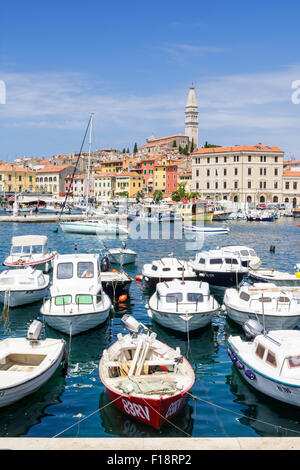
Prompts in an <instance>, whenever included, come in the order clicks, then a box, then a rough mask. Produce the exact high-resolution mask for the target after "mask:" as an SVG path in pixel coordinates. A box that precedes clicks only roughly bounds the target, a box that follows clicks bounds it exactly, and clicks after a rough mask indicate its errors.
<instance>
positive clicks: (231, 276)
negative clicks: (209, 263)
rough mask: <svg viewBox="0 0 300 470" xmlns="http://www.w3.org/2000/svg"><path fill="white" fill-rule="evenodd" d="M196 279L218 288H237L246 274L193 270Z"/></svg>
mask: <svg viewBox="0 0 300 470" xmlns="http://www.w3.org/2000/svg"><path fill="white" fill-rule="evenodd" d="M194 270H195V272H196V274H197V277H198V279H201V280H202V281H204V282H208V283H209V284H211V285H213V286H219V287H233V286H237V285H238V284H239V283H240V282H241V281H242V280H243V278H244V277H245V276H246V273H241V272H237V273H236V272H220V271H211V272H203V271H197V270H196V269H194Z"/></svg>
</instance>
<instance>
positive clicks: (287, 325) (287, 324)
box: [225, 304, 300, 330]
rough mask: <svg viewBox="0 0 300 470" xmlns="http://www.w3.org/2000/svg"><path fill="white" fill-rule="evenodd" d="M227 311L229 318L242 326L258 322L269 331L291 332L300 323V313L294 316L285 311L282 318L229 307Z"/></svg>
mask: <svg viewBox="0 0 300 470" xmlns="http://www.w3.org/2000/svg"><path fill="white" fill-rule="evenodd" d="M225 305H226V304H225ZM226 310H227V314H228V317H229V318H230V319H231V320H233V321H234V322H235V323H238V324H239V325H241V326H243V325H244V323H245V322H246V321H248V320H258V321H259V322H260V323H261V324H262V325H263V324H264V325H265V328H267V329H271V330H289V329H293V328H295V327H296V326H297V325H298V324H299V322H300V311H299V313H298V314H294V315H289V314H288V312H284V311H283V312H282V315H281V316H280V315H278V314H277V315H272V314H269V313H268V314H266V313H265V314H264V316H263V315H262V313H257V312H256V313H254V312H245V311H240V310H237V309H235V308H233V307H232V306H228V305H226Z"/></svg>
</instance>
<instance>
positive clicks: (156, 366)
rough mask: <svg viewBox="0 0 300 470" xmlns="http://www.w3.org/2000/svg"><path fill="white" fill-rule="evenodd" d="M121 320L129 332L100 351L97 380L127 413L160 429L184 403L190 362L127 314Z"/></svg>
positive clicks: (192, 376)
mask: <svg viewBox="0 0 300 470" xmlns="http://www.w3.org/2000/svg"><path fill="white" fill-rule="evenodd" d="M121 322H122V324H123V325H124V326H125V328H127V329H128V330H129V332H130V334H127V335H125V336H123V335H122V334H121V333H119V334H118V340H117V341H116V342H115V343H113V344H112V345H111V346H110V347H109V349H107V350H104V351H103V355H102V358H101V360H100V363H99V376H100V380H101V381H102V383H103V384H104V386H105V389H106V393H107V395H108V397H109V399H110V401H111V403H114V404H115V406H117V407H118V408H119V409H120V410H121V411H122V412H123V413H125V414H127V415H128V416H130V417H134V418H135V419H137V420H139V421H141V422H143V423H144V424H147V425H149V426H152V427H154V428H155V429H160V428H161V426H163V425H164V424H165V423H166V422H169V421H170V419H172V418H173V417H174V416H175V415H176V414H177V413H178V412H179V411H180V410H181V409H182V407H183V406H184V405H185V402H186V399H187V393H188V391H189V390H190V389H191V388H192V386H193V385H194V382H195V374H194V371H193V368H192V367H191V365H190V363H189V362H188V361H187V359H186V358H185V357H183V356H182V355H181V352H180V348H179V347H177V348H176V349H173V348H171V347H170V346H168V345H167V344H164V343H162V342H160V341H158V340H157V338H156V333H151V332H150V331H149V329H148V328H147V327H145V325H143V324H141V323H139V322H137V321H136V320H135V319H134V318H132V317H130V316H129V315H124V316H123V317H122V319H121Z"/></svg>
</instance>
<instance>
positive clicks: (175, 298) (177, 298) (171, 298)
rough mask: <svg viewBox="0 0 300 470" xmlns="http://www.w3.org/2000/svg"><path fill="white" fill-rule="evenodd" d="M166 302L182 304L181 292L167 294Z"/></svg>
mask: <svg viewBox="0 0 300 470" xmlns="http://www.w3.org/2000/svg"><path fill="white" fill-rule="evenodd" d="M166 302H168V303H173V302H182V294H181V292H178V293H174V294H167V295H166Z"/></svg>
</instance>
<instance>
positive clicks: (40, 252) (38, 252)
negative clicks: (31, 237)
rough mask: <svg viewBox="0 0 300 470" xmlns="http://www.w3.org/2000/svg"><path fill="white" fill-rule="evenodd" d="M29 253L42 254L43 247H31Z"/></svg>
mask: <svg viewBox="0 0 300 470" xmlns="http://www.w3.org/2000/svg"><path fill="white" fill-rule="evenodd" d="M31 253H35V254H39V255H41V254H43V253H44V246H43V245H32V250H31Z"/></svg>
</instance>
